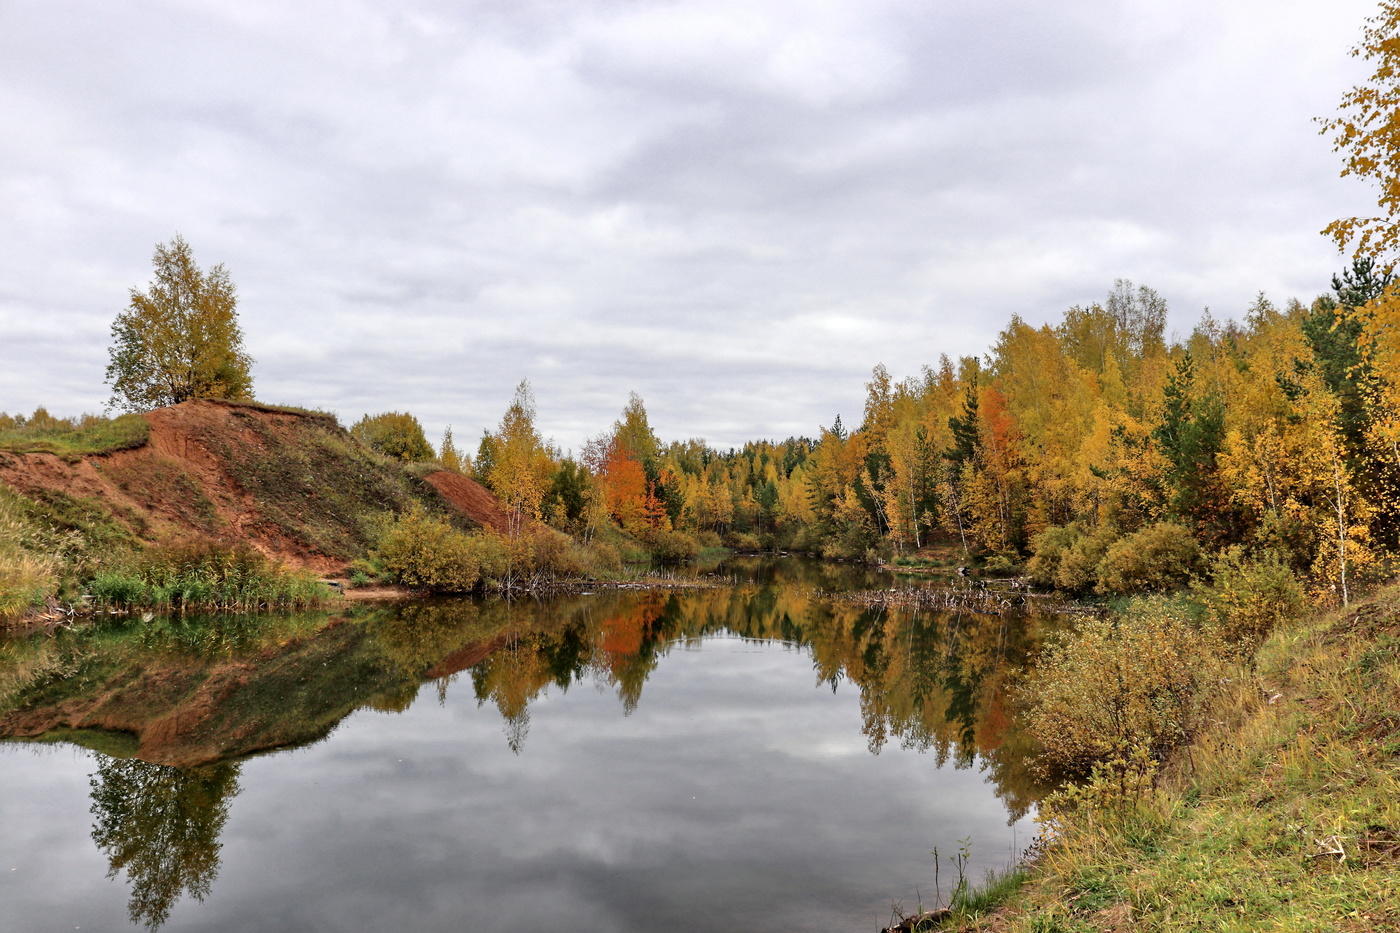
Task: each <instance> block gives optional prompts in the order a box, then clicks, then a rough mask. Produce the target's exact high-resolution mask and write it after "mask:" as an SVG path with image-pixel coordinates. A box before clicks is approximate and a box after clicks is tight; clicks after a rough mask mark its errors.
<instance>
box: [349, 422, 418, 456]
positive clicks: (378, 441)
mask: <svg viewBox="0 0 1400 933" xmlns="http://www.w3.org/2000/svg"><path fill="white" fill-rule="evenodd" d="M350 435H351V436H352V437H354V438H355V439H356V440H358V441H360V442H361V443H362V444H364V445H365V446H367V447H369V448H371V449H372V450H377V451H379V452H380V453H381V454H383V455H384V456H386V457H393V458H394V459H396V460H407V461H410V462H413V461H423V460H431V459H433V448H432V446H431V445H430V444H429V443H428V438H427V436H426V435H424V433H423V425H422V424H420V423H419V422H418V419H417V418H415V417H414V416H413V415H412V414H410V413H409V412H406V411H402V412H400V411H386V412H384V413H382V414H378V415H365V416H364V417H363V418H361V419H360V420H359V421H356V422H355V424H354V425H353V426H352V427H351V428H350Z"/></svg>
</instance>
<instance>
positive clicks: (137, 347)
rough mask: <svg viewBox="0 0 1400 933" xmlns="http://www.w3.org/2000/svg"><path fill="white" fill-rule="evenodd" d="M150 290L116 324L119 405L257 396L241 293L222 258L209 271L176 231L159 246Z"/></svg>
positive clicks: (135, 407) (113, 365)
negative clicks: (240, 317)
mask: <svg viewBox="0 0 1400 933" xmlns="http://www.w3.org/2000/svg"><path fill="white" fill-rule="evenodd" d="M153 262H154V264H155V279H154V280H153V281H152V282H151V285H150V290H149V291H145V292H143V291H139V290H137V289H134V288H133V289H132V290H131V303H130V305H129V306H128V308H127V309H126V310H125V311H123V312H122V313H120V314H118V315H117V318H116V320H115V321H113V322H112V346H111V347H110V348H109V353H110V355H111V362H110V363H108V364H107V383H108V384H109V385H110V386H111V387H112V399H111V402H110V403H109V404H110V405H111V406H112V407H114V408H124V409H126V410H127V411H148V410H150V409H152V408H160V407H161V406H163V405H176V404H178V403H180V402H183V401H185V400H186V399H192V398H228V399H246V398H252V397H253V377H252V374H251V373H250V371H249V370H250V368H251V367H252V364H253V361H252V358H251V357H249V356H248V354H247V353H245V352H244V350H243V332H242V331H241V330H240V329H239V327H238V296H237V294H236V292H235V289H234V287H233V281H232V280H231V279H230V278H229V275H228V270H226V269H225V268H224V267H223V265H222V264H219V265H216V266H214V267H213V268H212V269H210V270H209V271H208V272H205V271H204V270H202V269H200V268H199V266H198V264H196V263H195V261H194V252H193V251H192V250H191V249H190V245H189V244H188V243H186V242H185V239H184V237H182V236H180V235H179V234H178V233H177V234H176V235H175V238H174V239H173V240H171V241H170V243H169V244H168V245H167V244H164V243H162V244H159V245H157V246H156V252H155V257H154V259H153Z"/></svg>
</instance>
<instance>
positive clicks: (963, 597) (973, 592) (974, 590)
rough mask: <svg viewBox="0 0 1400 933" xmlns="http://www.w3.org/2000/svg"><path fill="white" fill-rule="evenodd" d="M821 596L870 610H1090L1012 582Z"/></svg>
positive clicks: (986, 612)
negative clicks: (1001, 584)
mask: <svg viewBox="0 0 1400 933" xmlns="http://www.w3.org/2000/svg"><path fill="white" fill-rule="evenodd" d="M817 595H819V596H824V597H826V598H828V599H834V600H839V601H841V602H846V603H855V604H856V605H858V606H865V607H866V608H869V609H876V608H878V609H912V610H932V611H938V612H978V613H982V614H984V615H1008V614H1016V615H1020V614H1023V613H1034V614H1036V615H1045V614H1051V613H1054V614H1070V613H1076V614H1077V613H1087V612H1091V611H1092V610H1091V609H1089V608H1088V607H1086V606H1081V605H1078V604H1076V603H1072V602H1069V601H1068V600H1066V599H1065V598H1064V597H1062V596H1060V595H1058V594H1056V593H1037V592H1034V591H1033V590H1030V589H1028V588H1026V587H1025V586H1022V585H1020V584H1019V583H1018V582H1017V581H1010V585H1007V586H987V585H978V586H969V587H933V586H902V587H892V588H890V589H888V590H858V591H855V592H848V593H828V592H823V591H820V590H818V591H817Z"/></svg>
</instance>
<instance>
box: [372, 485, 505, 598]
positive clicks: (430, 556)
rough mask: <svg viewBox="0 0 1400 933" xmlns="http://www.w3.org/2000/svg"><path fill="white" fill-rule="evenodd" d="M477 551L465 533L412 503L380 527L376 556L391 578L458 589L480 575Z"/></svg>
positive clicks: (474, 582)
mask: <svg viewBox="0 0 1400 933" xmlns="http://www.w3.org/2000/svg"><path fill="white" fill-rule="evenodd" d="M479 551H480V548H478V547H476V546H474V543H473V542H472V541H471V540H470V538H469V537H468V535H466V534H464V533H463V532H461V531H458V530H457V529H456V528H453V527H452V526H451V525H449V524H448V523H447V522H445V521H442V520H441V519H437V518H433V517H431V516H429V515H428V514H427V513H426V512H425V511H424V510H423V509H422V508H421V507H420V506H417V505H414V506H413V507H411V508H410V509H409V510H408V511H407V512H404V513H403V514H402V515H399V516H397V517H396V518H395V519H394V520H393V521H391V522H390V523H389V524H388V525H387V526H386V527H385V528H384V530H383V532H382V533H381V535H380V538H379V546H378V553H377V557H378V559H379V561H380V562H381V563H382V564H383V566H384V571H385V573H386V574H387V575H388V577H389V579H391V580H393V581H394V582H397V583H402V584H404V585H405V586H413V587H422V588H424V589H430V590H437V591H440V592H449V593H460V592H466V591H467V590H470V589H472V588H474V587H475V586H476V585H477V582H478V581H479V580H480V579H481V555H480V553H479Z"/></svg>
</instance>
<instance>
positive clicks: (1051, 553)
mask: <svg viewBox="0 0 1400 933" xmlns="http://www.w3.org/2000/svg"><path fill="white" fill-rule="evenodd" d="M1082 537H1084V532H1083V531H1082V530H1080V528H1079V526H1078V525H1072V524H1071V525H1051V526H1050V527H1049V528H1046V529H1045V530H1044V531H1042V532H1040V534H1038V535H1036V536H1035V537H1034V538H1032V539H1031V557H1030V560H1028V561H1026V576H1027V577H1029V578H1030V581H1031V582H1032V583H1034V584H1035V585H1036V586H1043V587H1046V588H1051V587H1055V586H1058V585H1059V575H1060V563H1061V561H1063V560H1064V556H1065V552H1066V551H1068V550H1069V549H1070V548H1071V547H1073V546H1074V544H1075V542H1076V541H1078V540H1079V539H1080V538H1082Z"/></svg>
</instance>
